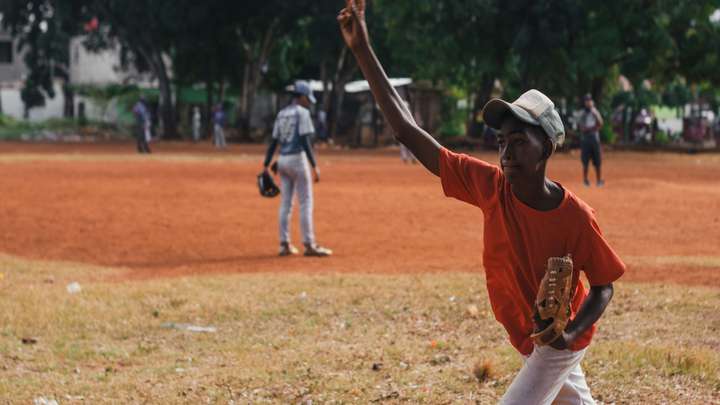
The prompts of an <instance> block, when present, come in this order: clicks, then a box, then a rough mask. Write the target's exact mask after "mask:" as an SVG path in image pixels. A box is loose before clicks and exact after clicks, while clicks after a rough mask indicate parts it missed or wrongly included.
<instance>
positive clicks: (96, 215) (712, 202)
mask: <svg viewBox="0 0 720 405" xmlns="http://www.w3.org/2000/svg"><path fill="white" fill-rule="evenodd" d="M154 146H155V154H153V155H152V156H149V157H142V156H137V155H135V154H134V153H132V152H133V146H132V145H131V144H104V145H43V144H38V145H33V144H19V143H0V171H1V173H2V175H0V190H2V198H1V199H0V252H3V253H8V254H12V255H17V256H21V257H27V258H32V259H44V260H66V261H74V262H83V263H90V264H99V265H104V266H112V267H122V268H126V269H127V270H126V272H125V273H124V274H123V276H122V277H123V278H130V279H144V278H148V277H163V276H177V275H188V274H200V273H228V272H230V273H234V272H238V273H239V272H265V271H272V272H280V271H291V272H371V273H396V272H403V273H411V272H473V271H482V266H481V254H482V221H481V220H482V217H481V215H482V214H481V212H480V211H479V210H478V209H476V208H474V207H471V206H469V205H465V204H462V203H460V202H457V201H453V200H449V199H447V198H445V197H443V195H442V190H441V188H440V184H439V180H438V179H436V178H434V177H433V176H431V175H429V174H427V173H426V172H425V171H424V170H423V169H422V168H421V167H420V166H415V165H403V164H402V163H401V162H400V159H399V157H397V155H396V151H395V150H382V151H377V152H375V151H329V150H321V151H319V161H320V164H321V169H322V173H321V175H322V181H321V183H320V184H318V185H317V186H316V189H315V196H316V198H315V202H316V206H315V217H316V233H317V235H318V239H319V241H320V242H321V243H322V244H325V245H328V246H329V247H331V248H333V249H334V250H335V251H336V255H335V256H334V257H332V258H328V259H322V260H318V259H306V258H303V257H296V258H286V259H280V258H277V257H276V250H277V236H276V234H277V218H276V216H277V208H278V203H279V200H278V199H274V200H268V199H264V198H261V197H260V196H259V195H258V193H257V189H256V187H255V175H256V174H257V172H258V171H259V168H260V165H261V160H262V148H261V147H259V146H244V145H232V146H231V148H230V150H229V151H226V152H216V151H214V150H212V149H211V148H210V147H209V146H208V145H205V144H203V145H190V144H173V143H166V144H158V145H154ZM480 156H481V157H482V158H483V159H486V160H489V161H490V162H496V161H497V158H496V157H495V155H494V154H492V153H486V154H481V155H480ZM605 158H606V178H607V185H606V186H605V187H604V188H596V187H592V188H585V187H584V186H582V184H581V182H580V165H579V162H578V160H579V159H578V157H577V156H576V155H573V154H561V155H558V156H556V157H555V158H554V161H553V162H552V163H551V164H550V175H551V177H552V178H553V179H556V180H558V181H560V182H561V183H562V184H563V185H564V186H565V187H567V188H569V189H570V190H572V191H574V192H575V193H576V194H578V195H579V196H580V197H581V198H582V199H584V200H585V201H586V202H588V203H589V204H590V205H591V206H593V207H594V208H595V209H596V211H597V215H598V219H599V222H600V225H601V226H602V228H603V230H604V232H605V235H606V237H607V238H608V239H609V240H610V242H611V244H612V245H613V246H614V247H615V248H616V250H617V251H618V252H619V253H620V255H621V256H622V257H623V258H624V259H625V260H626V261H627V263H628V264H629V268H630V271H629V272H628V274H627V275H626V277H625V278H624V280H628V281H651V282H676V283H683V284H697V285H713V286H720V186H719V185H718V178H720V156H718V155H675V154H642V153H607V154H606V155H605ZM293 238H294V240H295V241H298V239H299V232H298V222H297V212H295V216H294V218H293ZM297 243H298V244H299V242H297ZM98 277H100V278H102V277H103V276H102V275H98Z"/></svg>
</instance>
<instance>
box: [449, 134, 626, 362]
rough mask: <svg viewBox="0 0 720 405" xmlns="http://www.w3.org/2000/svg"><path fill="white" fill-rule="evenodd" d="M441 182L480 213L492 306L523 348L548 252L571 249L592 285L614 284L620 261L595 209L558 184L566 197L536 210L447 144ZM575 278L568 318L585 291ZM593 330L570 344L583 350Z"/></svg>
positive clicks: (528, 342) (487, 168)
mask: <svg viewBox="0 0 720 405" xmlns="http://www.w3.org/2000/svg"><path fill="white" fill-rule="evenodd" d="M440 179H441V180H442V186H443V190H444V191H445V195H446V196H448V197H454V198H457V199H459V200H461V201H465V202H467V203H469V204H473V205H475V206H477V207H480V209H482V211H483V214H484V252H483V264H484V266H485V274H486V278H487V289H488V294H489V296H490V304H491V305H492V309H493V313H494V314H495V319H497V320H498V321H499V322H500V323H501V324H502V325H503V326H504V327H505V330H507V332H508V334H509V335H510V343H512V345H513V346H514V347H515V348H516V349H517V350H518V351H520V353H522V354H524V355H529V354H530V353H532V351H533V341H532V339H531V338H530V334H531V333H532V331H533V321H532V315H533V312H534V308H535V297H536V296H537V292H538V288H539V286H540V281H541V280H542V278H543V276H544V275H545V266H546V265H547V259H548V258H549V257H553V256H565V255H567V254H568V253H569V254H572V258H573V263H574V269H575V270H580V271H583V272H584V273H585V276H586V277H587V279H588V281H589V282H590V285H591V286H596V285H605V284H609V283H612V282H613V281H615V280H617V279H618V278H619V277H620V276H622V274H623V273H624V272H625V265H624V264H623V262H622V261H621V260H620V258H619V257H618V256H617V255H616V254H615V252H614V251H613V250H612V248H611V247H610V245H608V243H607V241H606V240H605V238H603V236H602V232H601V231H600V227H599V226H598V224H597V221H596V220H595V213H594V210H593V209H592V208H590V206H588V205H587V204H586V203H584V202H583V201H582V200H580V199H579V198H578V197H576V196H575V195H574V194H573V193H571V192H570V191H568V190H565V189H563V190H564V194H565V195H564V197H563V200H562V202H561V203H560V206H558V207H557V208H555V209H553V210H550V211H538V210H535V209H533V208H531V207H529V206H527V205H525V204H524V203H522V202H521V201H520V200H518V199H517V198H516V197H515V196H514V195H513V193H512V190H511V187H510V184H509V183H507V182H506V181H505V176H504V175H503V173H502V171H501V170H500V168H499V167H497V166H494V165H491V164H489V163H487V162H483V161H482V160H479V159H475V158H473V157H470V156H467V155H462V154H457V153H453V152H451V151H449V150H447V149H444V148H443V149H442V151H441V152H440ZM579 277H580V272H579V271H576V272H575V275H574V277H573V282H574V283H575V285H577V289H576V290H575V295H574V298H573V302H572V315H571V319H572V318H574V317H575V313H576V312H577V310H578V309H579V308H580V304H581V303H582V302H583V300H585V297H586V296H587V294H588V291H587V290H586V288H585V286H584V285H583V283H581V282H578V281H579ZM594 332H595V325H593V326H592V327H591V328H589V329H588V330H587V331H586V332H585V333H583V334H582V335H581V336H579V337H578V339H577V340H576V341H575V342H574V343H573V344H572V345H571V347H570V349H572V350H575V351H577V350H582V349H583V348H585V347H587V346H588V345H589V344H590V340H591V339H592V336H593V333H594Z"/></svg>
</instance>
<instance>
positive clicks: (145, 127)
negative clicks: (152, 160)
mask: <svg viewBox="0 0 720 405" xmlns="http://www.w3.org/2000/svg"><path fill="white" fill-rule="evenodd" d="M132 111H133V115H135V138H137V151H138V153H152V151H150V145H149V144H148V141H149V136H148V133H149V129H150V111H149V110H148V107H147V104H146V102H145V96H142V95H141V96H140V99H138V101H137V103H135V105H134V106H133V109H132Z"/></svg>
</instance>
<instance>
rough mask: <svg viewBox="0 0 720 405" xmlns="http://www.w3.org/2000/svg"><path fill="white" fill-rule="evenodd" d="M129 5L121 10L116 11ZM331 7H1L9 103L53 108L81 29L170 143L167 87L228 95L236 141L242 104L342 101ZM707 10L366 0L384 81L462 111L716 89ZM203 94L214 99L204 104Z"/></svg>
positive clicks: (342, 64) (30, 1)
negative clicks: (420, 84)
mask: <svg viewBox="0 0 720 405" xmlns="http://www.w3.org/2000/svg"><path fill="white" fill-rule="evenodd" d="M129 3H131V4H132V7H129V6H128V5H129ZM343 4H344V2H343V1H341V0H316V1H313V0H297V1H290V2H289V1H283V0H245V1H241V2H237V1H229V0H205V1H203V2H195V1H190V0H133V1H131V2H128V1H126V0H4V1H2V2H1V3H0V12H1V13H2V15H3V18H2V24H3V26H4V27H5V28H9V29H10V30H11V31H12V33H13V34H14V35H15V36H16V37H17V38H18V40H19V42H18V44H19V46H20V47H21V48H23V49H25V50H26V51H27V52H26V59H25V62H26V63H27V65H28V66H29V68H30V74H29V75H28V77H27V80H26V83H25V87H24V89H23V99H24V100H25V102H26V105H27V106H28V107H29V108H31V107H33V106H37V105H41V104H42V102H43V100H44V98H45V97H53V96H54V91H53V88H52V80H53V78H66V77H67V70H66V67H67V63H68V53H69V50H68V41H69V39H70V38H71V37H72V36H74V35H78V34H83V33H86V32H87V31H88V22H89V21H93V20H94V21H96V22H97V26H96V27H90V28H91V32H92V33H95V34H96V35H97V36H98V37H101V40H98V41H95V42H92V41H91V42H89V44H91V45H92V44H94V46H95V47H96V48H97V49H101V48H102V47H103V46H115V45H118V44H119V46H120V47H121V48H122V49H123V55H126V56H127V62H128V63H132V64H134V65H135V66H136V68H138V69H139V70H145V71H149V72H151V73H152V75H153V76H154V77H155V78H156V79H157V80H158V83H159V90H160V94H161V97H160V98H161V106H162V117H163V122H164V125H165V130H166V133H167V134H168V135H169V136H173V135H174V134H175V123H176V121H177V113H176V106H175V105H174V103H175V102H174V100H175V99H176V97H175V94H174V91H175V86H174V85H178V84H179V85H192V84H198V83H203V84H205V86H206V88H207V89H208V91H209V93H210V94H209V96H208V97H209V98H208V104H210V103H212V102H214V100H221V99H222V98H223V97H224V94H225V93H226V92H228V91H232V92H233V93H234V94H239V97H238V100H239V101H238V105H237V106H236V107H237V113H238V114H237V116H238V122H237V126H238V128H240V129H241V132H246V131H247V130H248V129H249V117H250V115H251V114H252V111H253V105H254V98H255V95H256V94H257V92H258V91H259V90H260V89H262V88H268V89H273V90H278V89H281V88H282V87H284V86H285V85H286V84H287V83H288V82H290V81H291V80H292V79H293V78H295V77H298V76H302V77H306V78H309V77H312V78H317V79H319V80H322V81H323V82H324V83H325V84H326V85H327V87H328V88H332V89H333V90H332V91H331V92H330V93H329V95H328V97H326V100H323V104H322V108H323V109H325V110H329V111H332V110H334V109H337V108H338V105H337V103H338V102H342V96H343V95H342V90H341V89H342V87H343V85H344V83H346V82H347V81H349V80H352V79H353V78H356V77H358V75H359V74H358V71H357V69H356V68H355V66H354V61H353V60H352V58H351V57H349V55H348V52H347V50H346V49H345V48H344V46H343V43H342V41H341V39H340V37H339V33H338V28H337V24H336V22H335V16H336V14H337V12H338V10H339V9H340V8H341V7H342V6H343ZM719 9H720V0H696V1H695V0H674V1H670V0H641V1H633V2H628V1H623V0H606V1H602V2H599V1H594V0H534V1H533V0H413V1H401V0H375V1H374V2H372V3H371V8H370V14H369V20H370V21H369V24H370V30H371V36H372V39H373V43H374V45H375V47H376V48H377V50H378V53H379V54H380V56H381V59H382V60H383V62H385V63H386V65H388V66H389V68H390V69H389V70H391V71H392V72H394V73H401V74H404V75H410V76H412V77H414V78H416V79H426V80H429V81H432V82H434V83H437V84H439V85H445V86H453V87H455V88H461V89H464V90H465V91H466V92H467V94H469V95H474V103H473V105H474V108H475V110H477V109H479V108H480V107H482V105H483V104H484V102H485V101H487V99H488V98H489V97H490V95H491V92H492V91H493V86H494V84H495V83H496V82H497V81H500V82H501V83H502V85H503V88H504V89H505V92H506V93H507V96H509V97H512V96H514V95H517V94H518V93H519V92H521V91H524V90H526V89H528V88H533V87H537V88H540V89H542V90H543V91H545V92H546V93H548V94H549V95H550V96H551V97H553V98H556V99H561V98H562V99H566V100H577V98H578V97H579V96H580V95H582V94H584V93H588V92H590V93H592V94H593V95H594V96H595V97H596V99H598V100H600V101H602V100H606V101H609V100H610V98H611V96H612V95H611V94H608V93H609V92H610V91H612V90H613V86H614V84H613V83H615V82H617V77H618V75H620V74H622V75H624V76H625V77H627V78H628V79H629V80H630V82H631V83H633V84H634V85H635V87H642V86H640V84H641V83H643V82H647V81H649V82H651V83H652V84H653V88H654V89H655V90H656V91H657V93H658V94H664V99H667V100H670V99H672V100H674V101H677V100H679V98H680V95H682V94H685V93H686V92H683V91H681V90H679V87H678V86H686V87H688V88H703V89H704V91H706V92H707V91H708V89H710V90H712V88H713V86H717V85H718V84H720V73H718V69H717V68H716V66H717V63H716V62H717V60H718V52H717V51H718V48H719V47H720V11H718V10H719ZM213 92H214V94H213Z"/></svg>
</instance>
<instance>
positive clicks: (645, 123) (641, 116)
mask: <svg viewBox="0 0 720 405" xmlns="http://www.w3.org/2000/svg"><path fill="white" fill-rule="evenodd" d="M652 122H653V118H652V116H651V115H650V113H649V112H648V110H647V108H642V109H640V112H639V113H638V115H637V116H636V117H635V122H634V125H633V138H635V139H634V140H635V143H650V142H651V141H652Z"/></svg>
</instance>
